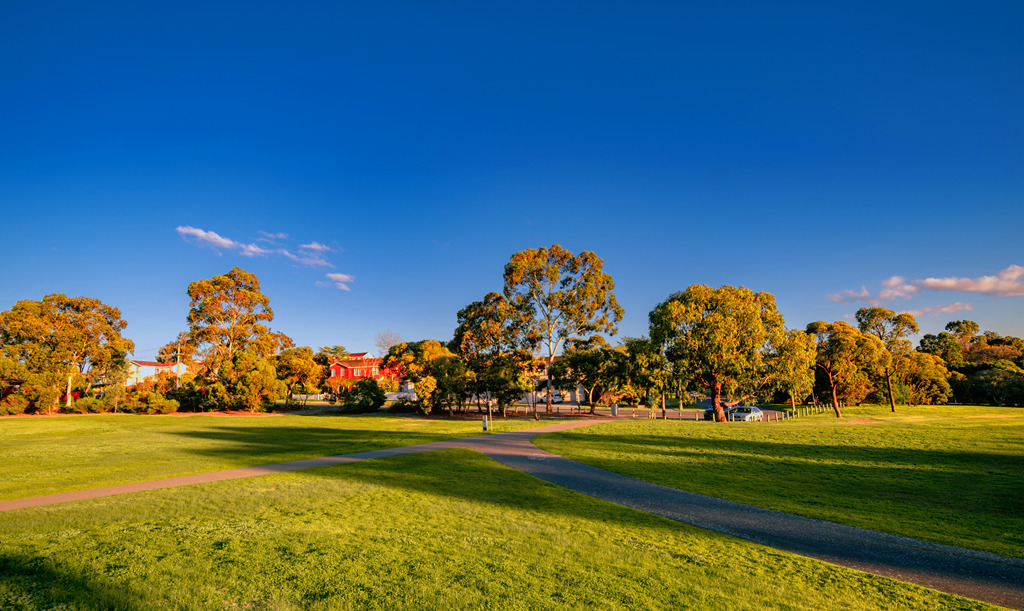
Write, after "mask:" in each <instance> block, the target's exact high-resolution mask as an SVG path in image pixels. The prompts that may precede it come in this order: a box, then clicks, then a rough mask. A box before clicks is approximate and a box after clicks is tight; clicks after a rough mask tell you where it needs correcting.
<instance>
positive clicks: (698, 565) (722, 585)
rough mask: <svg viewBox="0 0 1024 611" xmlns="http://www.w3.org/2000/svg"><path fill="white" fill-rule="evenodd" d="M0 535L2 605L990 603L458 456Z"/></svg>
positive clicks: (240, 489) (250, 484)
mask: <svg viewBox="0 0 1024 611" xmlns="http://www.w3.org/2000/svg"><path fill="white" fill-rule="evenodd" d="M675 424H677V425H678V423H675ZM599 428H601V427H599ZM231 443H233V441H232V442H231ZM229 445H230V444H229ZM198 450H199V451H197V452H196V454H197V458H200V459H206V458H209V456H208V455H209V453H210V451H211V449H210V448H209V447H205V446H203V447H200V448H198ZM0 532H3V533H4V536H3V537H2V538H0V608H4V609H11V610H18V611H22V610H31V609H53V608H60V609H65V610H73V609H125V610H134V609H161V608H165V609H281V610H285V609H445V610H447V609H500V610H508V609H579V608H598V609H681V608H696V609H738V610H745V609H751V610H753V609H790V610H798V609H808V610H814V611H818V610H821V609H852V610H855V609H871V610H876V609H893V610H895V609H929V610H934V609H959V610H964V609H993V608H994V607H991V606H989V605H985V604H983V603H979V602H975V601H969V600H966V599H963V598H958V597H955V596H951V595H945V594H940V593H937V592H934V591H931V590H928V589H925V588H922V587H919V586H915V585H910V584H904V583H900V582H897V581H894V580H891V579H887V578H884V577H876V576H872V575H867V574H864V573H859V572H856V571H853V570H849V569H844V568H840V567H836V566H832V565H828V564H825V563H822V562H818V561H815V560H811V559H807V558H803V557H799V556H795V555H792V554H787V553H783V552H778V551H775V550H771V549H768V548H765V547H761V546H758V545H755V544H752V543H748V542H744V541H740V540H736V539H732V538H730V537H727V536H724V535H719V534H717V533H711V532H707V531H702V530H699V529H696V528H692V527H689V526H686V525H683V524H679V523H676V522H672V521H669V520H666V519H663V518H659V517H657V516H651V515H648V514H644V513H642V512H639V511H634V510H631V509H628V508H624V507H621V506H618V505H613V504H610V503H605V502H602V501H598V500H595V499H592V498H590V497H586V496H583V495H580V494H577V493H574V492H571V491H568V490H565V489H562V488H559V487H557V486H554V485H551V484H548V483H546V482H543V481H540V480H538V479H535V478H533V477H530V476H527V475H525V474H522V473H519V472H517V471H514V470H512V469H509V468H506V467H504V466H502V465H499V464H497V463H495V462H493V461H491V460H490V459H488V458H486V457H484V456H482V455H480V454H477V453H475V452H472V451H470V450H462V449H459V450H447V451H443V452H430V453H426V454H417V455H410V456H401V457H395V458H388V459H382V460H372V461H365V462H360V463H352V464H347V465H340V466H332V467H324V468H319V469H310V470H306V471H301V472H293V473H285V474H276V475H269V476H263V477H256V478H248V479H243V480H231V481H224V482H217V483H213V484H204V485H196V486H186V487H182V488H175V489H168V490H156V491H150V492H144V493H138V494H131V495H121V496H116V497H108V498H104V499H94V500H90V501H81V502H74V503H64V504H60V505H55V506H49V507H37V508H32V509H22V510H17V511H10V512H5V513H0Z"/></svg>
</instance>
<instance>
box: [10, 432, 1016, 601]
mask: <svg viewBox="0 0 1024 611" xmlns="http://www.w3.org/2000/svg"><path fill="white" fill-rule="evenodd" d="M600 422H607V420H596V421H594V420H589V421H575V422H563V423H559V424H554V425H550V426H544V427H540V428H535V429H530V430H525V431H515V432H510V433H496V434H493V435H487V436H482V437H470V438H466V439H452V440H448V441H439V442H434V443H427V444H421V445H415V446H405V447H400V448H389V449H384V450H371V451H368V452H358V453H354V454H345V455H341V456H328V457H324V458H311V459H307V460H298V461H293V462H287V463H279V464H275V465H264V466H260V467H247V468H243V469H231V470H228V471H217V472H213V473H202V474H197V475H186V476H183V477H174V478H168V479H162V480H153V481H149V482H139V483H135V484H123V485H119V486H108V487H105V488H94V489H91V490H79V491H75V492H65V493H60V494H50V495H46V496H37V497H31V498H26V499H16V500H12V501H0V511H10V510H14V509H22V508H26V507H38V506H41V505H51V504H54V503H63V502H67V501H77V500H83V499H92V498H98V497H104V496H111V495H115V494H127V493H132V492H140V491H144V490H155V489H158V488H169V487H174V486H188V485H192V484H202V483H208V482H216V481H221V480H227V479H237V478H241V477H253V476H257V475H266V474H270V473H282V472H287V471H298V470H300V469H309V468H312V467H322V466H328V465H338V464H344V463H349V462H356V461H360V460H369V459H374V458H386V457H389V456H400V455H405V454H415V453H419V452H427V451H431V450H442V449H448V448H470V449H473V450H477V451H479V452H481V453H483V454H485V455H487V456H489V457H491V458H493V459H494V460H496V461H498V462H500V463H502V464H504V465H507V466H509V467H512V468H514V469H518V470H519V471H522V472H524V473H529V474H531V475H534V476H536V477H539V478H540V479H543V480H545V481H548V482H551V483H553V484H557V485H559V486H562V487H565V488H568V489H570V490H575V491H578V492H582V493H583V494H587V495H589V496H593V497H596V498H599V499H602V500H606V501H610V502H612V503H617V504H619V505H625V506H627V507H632V508H635V509H639V510H641V511H646V512H649V513H653V514H657V515H660V516H664V517H667V518H670V519H673V520H677V521H679V522H685V523H687V524H692V525H694V526H698V527H700V528H705V529H708V530H713V531H716V532H720V533H724V534H727V535H732V536H735V537H739V538H741V539H746V540H748V541H753V542H755V543H760V544H763V545H767V546H770V547H774V548H777V549H781V550H785V551H789V552H793V553H796V554H801V555H804V556H809V557H811V558H817V559H819V560H824V561H826V562H830V563H833V564H838V565H841V566H846V567H850V568H853V569H858V570H861V571H866V572H869V573H874V574H876V575H885V576H887V577H892V578H894V579H898V580H900V581H907V582H911V583H917V584H920V585H924V586H927V587H930V588H934V589H936V590H940V591H943V592H949V593H953V594H959V595H961V596H966V597H969V598H974V599H977V600H982V601H985V602H990V603H995V604H999V605H1004V606H1007V607H1011V608H1015V609H1024V560H1019V559H1015V558H1006V557H1003V556H997V555H995V554H989V553H985V552H979V551H975V550H968V549H963V548H958V547H952V546H948V545H939V544H936V543H928V542H925V541H919V540H917V539H910V538H907V537H898V536H895V535H887V534H882V533H878V532H874V531H870V530H864V529H860V528H854V527H851V526H843V525H841V524H835V523H832V522H825V521H822V520H815V519H811V518H804V517H800V516H795V515H792V514H786V513H781V512H777V511H771V510H768V509H762V508H759V507H753V506H750V505H744V504H741V503H734V502H732V501H724V500H722V499H717V498H713V497H708V496H704V495H700V494H694V493H692V492H685V491H682V490H677V489H675V488H668V487H665V486H659V485H657V484H652V483H650V482H646V481H643V480H638V479H634V478H631V477H627V476H624V475H619V474H617V473H612V472H610V471H605V470H603V469H598V468H596V467H591V466H589V465H584V464H582V463H578V462H576V461H572V460H569V459H567V458H563V457H561V456H558V455H555V454H551V453H550V452H545V451H544V450H541V449H539V448H537V447H536V446H535V445H533V443H532V439H533V437H534V436H536V435H538V434H541V433H548V432H555V431H564V430H569V429H574V428H579V427H584V426H591V425H594V424H598V423H600Z"/></svg>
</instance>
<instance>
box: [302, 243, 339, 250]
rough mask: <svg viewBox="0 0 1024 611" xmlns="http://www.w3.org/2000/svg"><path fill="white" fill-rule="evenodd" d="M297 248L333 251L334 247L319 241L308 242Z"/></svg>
mask: <svg viewBox="0 0 1024 611" xmlns="http://www.w3.org/2000/svg"><path fill="white" fill-rule="evenodd" d="M299 250H312V251H315V252H334V249H333V248H331V247H330V246H327V245H326V244H321V243H320V242H310V243H309V244H303V245H302V246H299Z"/></svg>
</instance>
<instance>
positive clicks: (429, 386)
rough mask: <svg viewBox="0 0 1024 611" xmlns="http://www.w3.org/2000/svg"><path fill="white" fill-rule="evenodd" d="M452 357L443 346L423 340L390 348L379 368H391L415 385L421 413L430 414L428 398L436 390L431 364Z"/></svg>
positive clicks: (433, 341) (435, 380) (432, 341)
mask: <svg viewBox="0 0 1024 611" xmlns="http://www.w3.org/2000/svg"><path fill="white" fill-rule="evenodd" d="M449 356H454V355H453V354H452V352H451V351H450V350H448V348H447V347H445V345H444V344H442V343H441V342H439V341H437V340H433V339H425V340H421V341H418V342H411V343H405V342H402V343H401V344H397V345H395V346H392V347H391V349H390V350H389V351H388V353H387V355H385V357H384V360H383V361H382V362H381V368H382V369H384V368H393V369H394V370H395V371H398V372H401V375H402V376H403V377H404V378H405V379H407V380H409V381H410V382H413V383H414V384H415V385H416V397H417V398H418V399H419V401H420V409H421V410H422V411H423V413H425V414H427V413H430V402H429V400H430V396H431V395H432V394H433V392H434V389H435V388H437V379H436V378H434V376H433V375H432V373H431V369H430V366H431V363H432V362H433V361H435V360H437V359H439V358H442V357H449Z"/></svg>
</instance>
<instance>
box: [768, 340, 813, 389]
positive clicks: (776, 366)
mask: <svg viewBox="0 0 1024 611" xmlns="http://www.w3.org/2000/svg"><path fill="white" fill-rule="evenodd" d="M816 356H817V348H816V346H815V344H814V336H813V335H811V334H809V333H805V332H803V331H799V330H796V329H791V330H789V331H787V332H786V337H785V339H783V341H782V344H781V345H780V346H779V349H778V351H777V352H776V353H775V354H774V356H773V358H772V372H773V382H774V386H775V388H777V389H778V390H781V391H783V392H785V393H786V395H787V396H788V397H789V402H790V405H792V406H793V407H794V408H796V399H797V398H798V397H800V398H803V397H806V396H807V394H808V393H810V392H811V390H812V389H813V388H814V360H815V357H816Z"/></svg>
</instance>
